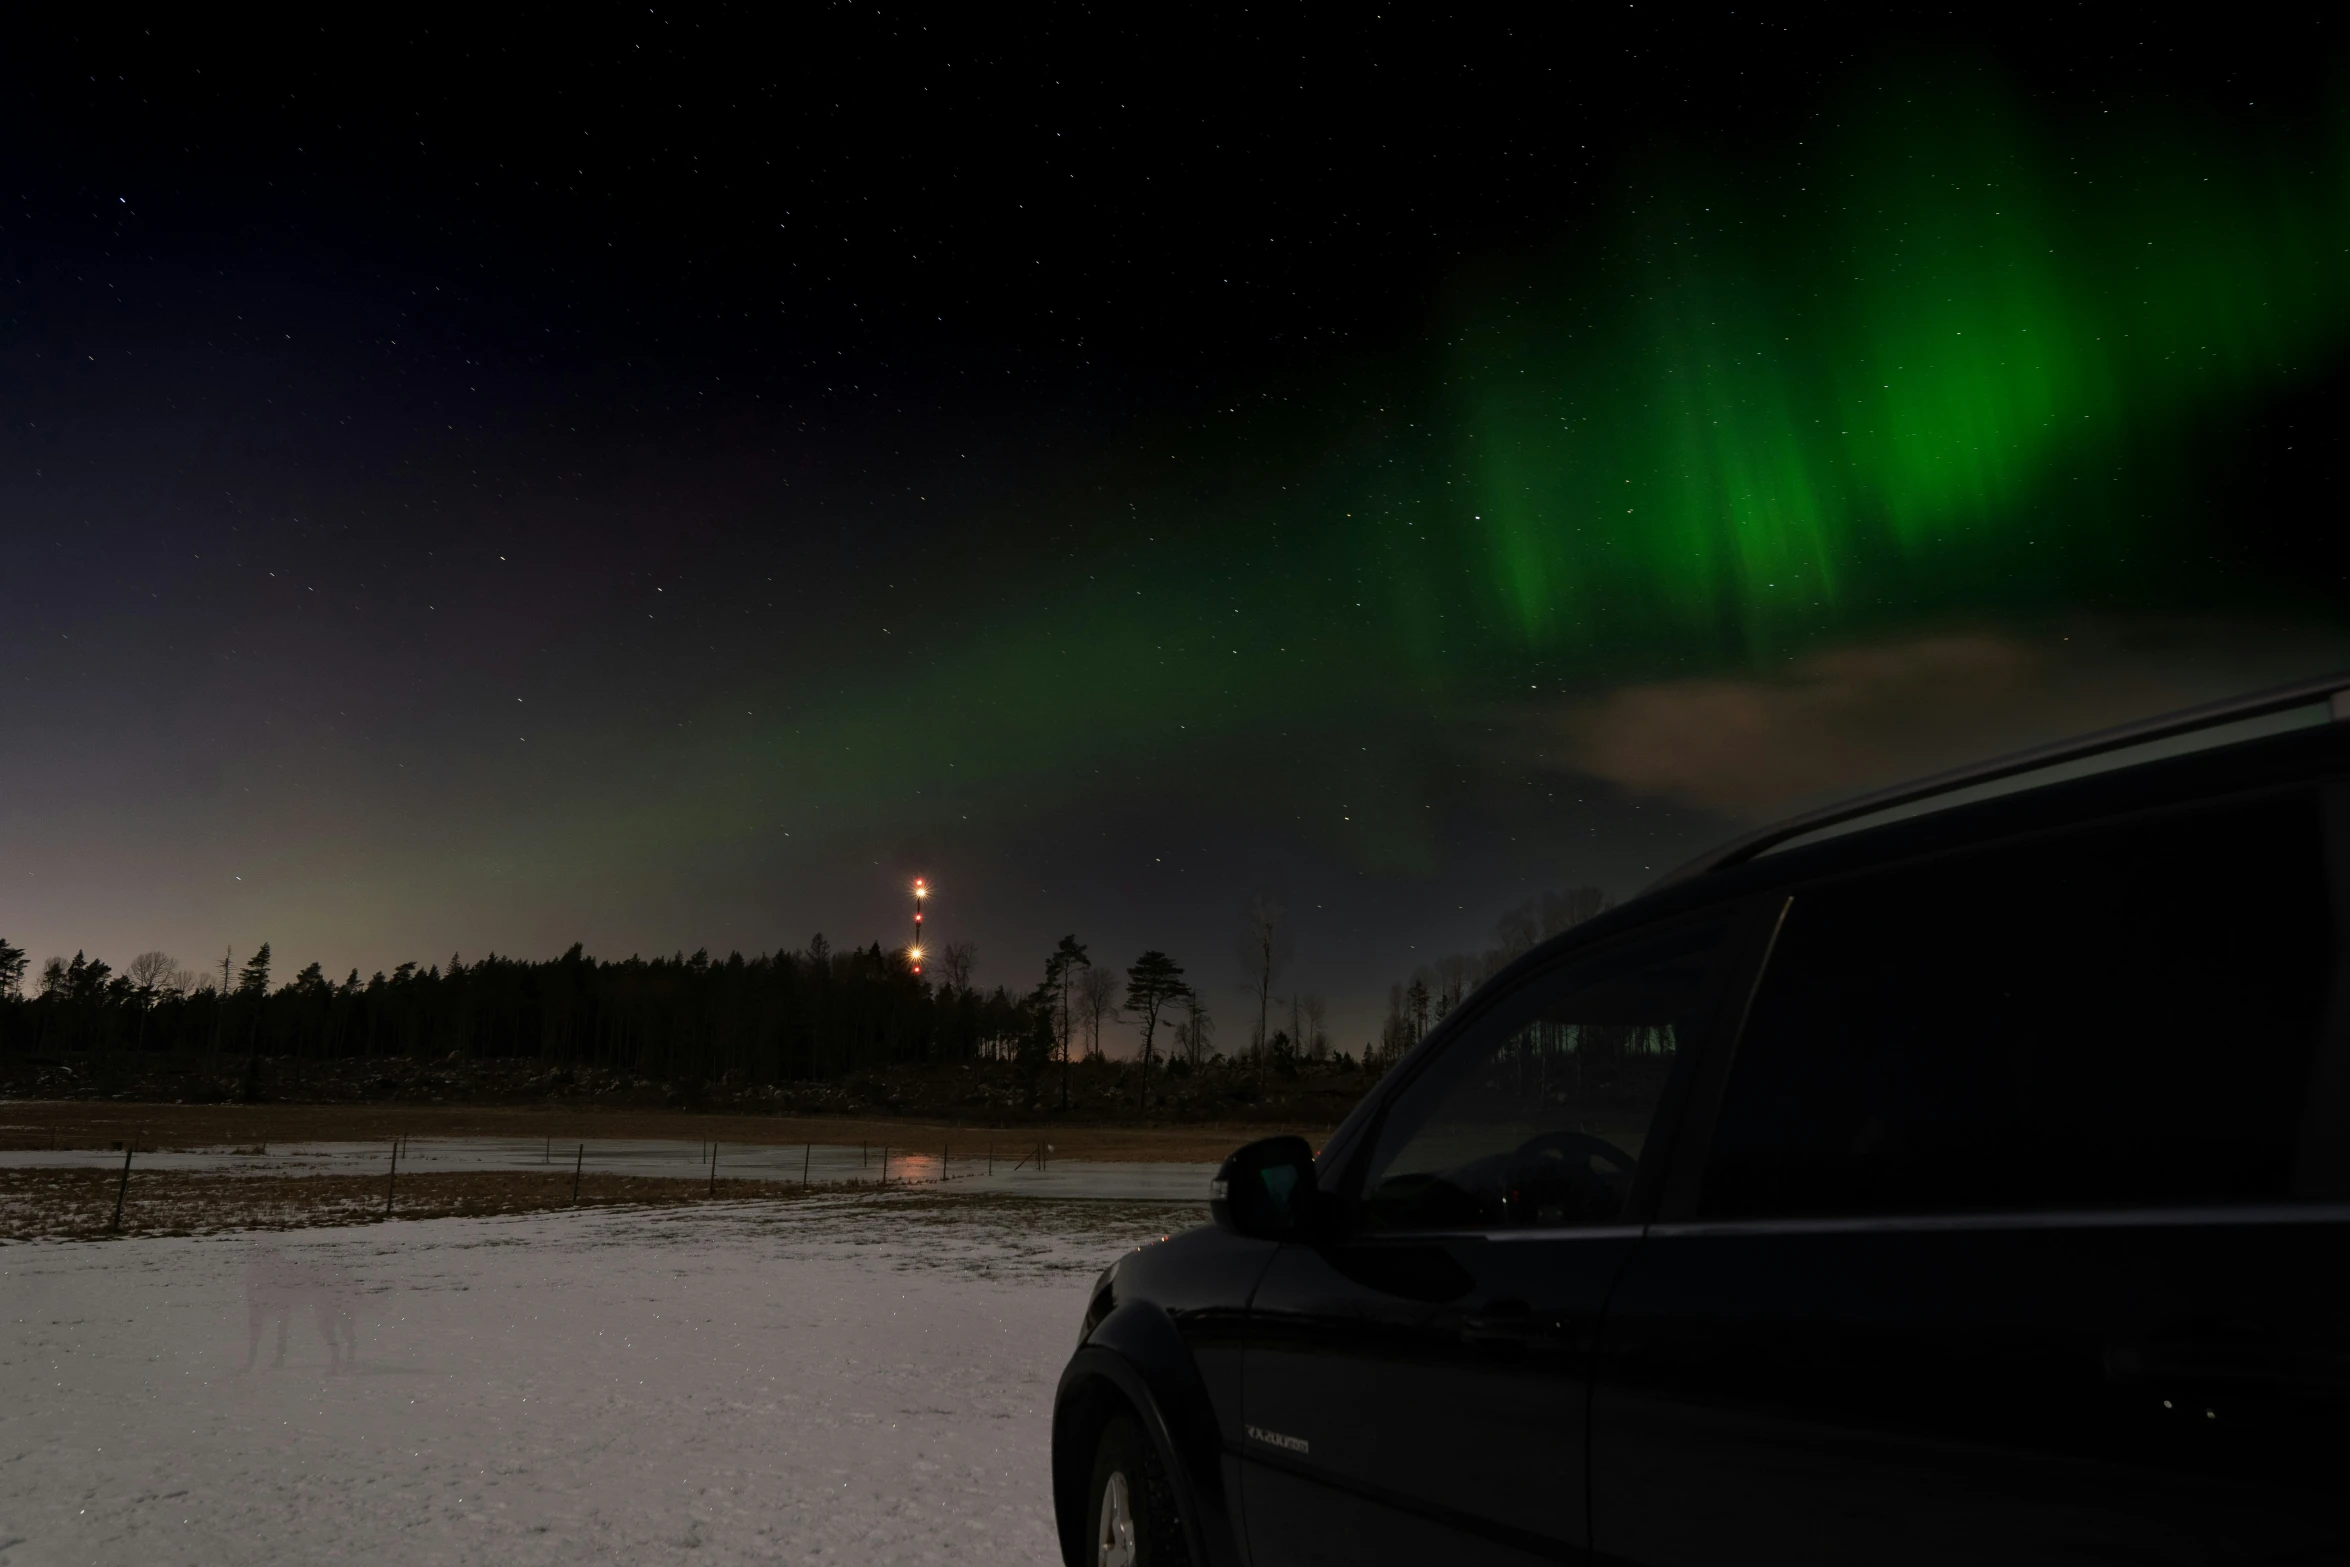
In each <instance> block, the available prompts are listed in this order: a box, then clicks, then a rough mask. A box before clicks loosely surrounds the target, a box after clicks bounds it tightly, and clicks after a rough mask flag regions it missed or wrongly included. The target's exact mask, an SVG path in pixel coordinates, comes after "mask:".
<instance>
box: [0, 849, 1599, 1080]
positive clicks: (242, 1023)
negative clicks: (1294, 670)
mask: <svg viewBox="0 0 2350 1567" xmlns="http://www.w3.org/2000/svg"><path fill="white" fill-rule="evenodd" d="M1606 905H1607V900H1606V898H1605V897H1604V896H1603V895H1602V894H1601V893H1600V892H1599V891H1598V889H1596V888H1579V889H1576V890H1574V891H1571V892H1566V893H1546V894H1543V895H1541V896H1540V897H1538V898H1535V899H1531V900H1529V901H1528V902H1527V903H1525V904H1524V905H1522V906H1521V907H1519V908H1515V909H1512V910H1510V911H1509V912H1507V913H1505V914H1504V915H1503V916H1502V918H1501V919H1500V921H1499V922H1497V924H1496V927H1495V938H1496V943H1495V945H1494V946H1493V947H1492V948H1490V949H1488V950H1485V951H1483V952H1478V953H1459V954H1453V955H1451V956H1448V957H1445V958H1442V959H1439V960H1438V961H1437V962H1436V963H1434V964H1432V965H1429V966H1426V967H1423V968H1422V969H1421V970H1419V971H1418V972H1417V973H1415V974H1414V976H1413V978H1412V979H1411V980H1410V981H1409V982H1408V983H1399V984H1397V985H1395V986H1393V987H1392V988H1391V991H1390V995H1389V1007H1388V1017H1387V1020H1386V1023H1385V1026H1384V1028H1383V1029H1382V1031H1381V1034H1380V1037H1379V1038H1378V1039H1376V1040H1374V1041H1370V1042H1367V1043H1366V1045H1365V1047H1364V1049H1363V1051H1362V1056H1361V1064H1362V1065H1364V1066H1368V1067H1373V1068H1383V1067H1385V1066H1387V1065H1389V1064H1391V1063H1392V1062H1394V1061H1395V1060H1396V1059H1398V1058H1400V1057H1401V1056H1402V1055H1403V1054H1404V1052H1405V1051H1407V1050H1409V1049H1410V1048H1411V1047H1412V1046H1413V1045H1414V1044H1416V1043H1417V1042H1418V1041H1419V1039H1420V1038H1421V1037H1422V1036H1423V1035H1425V1034H1426V1032H1427V1031H1428V1029H1429V1028H1430V1027H1432V1026H1433V1024H1434V1023H1435V1022H1436V1021H1437V1020H1438V1019H1440V1018H1441V1017H1443V1016H1444V1014H1445V1013H1447V1012H1449V1011H1451V1010H1452V1008H1453V1007H1455V1006H1457V1005H1458V1004H1459V1003H1460V1001H1461V1000H1462V999H1463V998H1464V996H1465V995H1466V994H1467V993H1468V992H1470V991H1471V990H1473V989H1474V988H1475V986H1476V985H1477V984H1479V983H1481V982H1482V981H1483V980H1485V979H1486V978H1489V977H1490V976H1491V975H1492V974H1493V973H1494V972H1496V971H1498V970H1499V969H1500V968H1501V967H1502V966H1503V965H1504V964H1506V963H1507V962H1508V961H1509V960H1510V959H1511V958H1512V957H1514V956H1516V955H1517V954H1518V953H1520V952H1523V951H1526V950H1528V949H1529V948H1531V947H1532V946H1533V945H1534V944H1535V943H1537V942H1538V941H1541V940H1543V939H1545V938H1547V937H1549V936H1551V935H1554V934H1556V933H1558V932H1559V931H1561V930H1564V929H1567V928H1569V927H1571V926H1573V925H1575V924H1578V923H1580V922H1581V921H1583V920H1585V919H1588V918H1590V917H1591V916H1592V915H1593V914H1596V913H1597V912H1599V911H1600V910H1601V909H1602V908H1604V907H1606ZM974 956H975V954H974V952H973V950H972V949H971V948H970V947H969V946H968V945H965V944H957V945H953V946H948V947H946V948H943V949H941V950H940V951H939V952H938V953H937V954H936V960H935V962H934V963H933V965H932V966H933V968H934V969H935V972H934V973H923V972H921V971H920V970H919V969H918V967H917V965H916V963H915V962H914V961H913V958H912V956H911V954H910V953H909V952H908V951H907V950H906V949H904V948H895V949H885V948H883V947H882V946H880V945H879V944H878V943H876V944H872V945H868V946H863V947H840V948H836V947H834V946H832V945H831V944H830V943H828V942H827V941H826V940H825V938H824V937H823V936H822V935H817V936H815V937H812V938H811V939H810V940H809V942H808V944H807V945H806V946H805V947H802V948H800V949H798V950H796V951H777V952H772V953H761V954H759V955H758V956H755V957H748V958H746V957H744V956H743V955H742V954H741V953H739V952H735V953H730V954H728V955H727V956H726V957H724V958H713V957H712V956H711V955H710V954H709V953H708V952H706V951H698V952H695V953H693V954H692V955H691V956H687V955H685V954H682V953H680V954H675V955H672V956H670V957H666V958H662V957H655V958H644V957H634V956H632V957H629V958H626V959H621V960H617V961H614V960H604V959H597V958H594V957H590V956H589V955H588V954H587V953H586V952H584V951H583V950H582V948H581V947H580V946H579V945H577V944H574V945H573V946H572V947H571V949H570V950H569V951H567V952H565V953H564V954H563V955H562V956H560V957H557V958H552V959H545V960H532V959H525V958H513V957H502V956H498V955H495V954H493V955H490V956H486V957H483V958H480V959H478V960H476V961H474V962H472V963H467V962H465V961H464V960H463V959H462V958H461V957H459V956H455V955H452V956H451V957H450V959H449V961H448V962H447V963H446V964H445V965H443V964H431V965H423V966H420V965H418V964H415V963H403V964H400V965H399V966H398V967H397V968H395V969H393V970H392V971H391V972H390V973H388V974H386V973H382V972H378V973H376V974H374V975H372V976H371V977H369V978H367V979H364V980H363V979H361V978H360V976H359V973H358V971H357V970H353V971H351V972H350V973H349V974H348V975H347V976H346V977H345V978H343V979H342V980H340V981H336V980H333V979H330V978H328V977H327V976H326V975H325V974H324V973H323V972H322V971H321V968H320V965H318V964H316V963H312V964H310V965H308V966H307V967H305V968H303V969H301V970H299V971H298V972H296V973H295V974H294V975H293V976H292V977H291V978H290V979H279V978H278V977H277V976H276V975H275V973H274V972H273V959H272V953H271V949H270V947H269V946H268V945H267V944H264V945H263V946H261V947H260V948H258V949H257V950H256V951H254V952H253V953H252V954H251V955H250V956H248V957H247V958H246V960H245V961H244V962H243V963H242V964H241V965H240V964H237V963H235V962H234V960H233V958H224V959H223V960H222V961H221V962H220V964H218V965H217V967H216V969H215V970H214V971H211V972H202V973H199V972H197V971H194V970H190V969H187V968H184V967H182V966H180V965H179V964H178V963H177V962H176V961H175V960H173V959H172V958H171V957H170V956H168V955H167V954H164V953H161V952H145V953H141V954H139V955H138V956H137V957H134V958H133V959H131V960H130V962H129V963H128V964H126V965H125V966H124V967H123V968H122V969H121V970H120V971H119V972H118V971H117V970H115V969H114V968H113V967H112V965H110V964H109V963H107V962H106V961H105V960H104V959H99V958H91V957H89V956H87V955H86V954H83V953H78V952H77V953H75V954H74V956H73V957H72V958H71V959H66V958H62V957H57V958H51V959H49V960H48V961H47V962H46V963H44V964H43V965H42V966H41V969H40V971H39V973H38V974H32V973H29V972H28V967H29V961H28V957H27V954H26V953H25V952H24V950H23V949H22V948H20V947H17V946H14V945H12V944H10V943H9V942H7V941H6V940H4V939H0V1051H4V1052H8V1053H11V1054H14V1055H17V1056H20V1057H24V1056H30V1057H43V1058H57V1057H62V1056H67V1055H74V1056H85V1055H87V1056H101V1057H103V1056H108V1055H132V1054H143V1055H148V1056H154V1057H168V1058H171V1059H174V1060H179V1061H188V1062H199V1063H203V1064H206V1065H207V1066H209V1067H212V1068H214V1069H218V1068H219V1067H220V1066H221V1065H222V1064H224V1063H227V1064H236V1063H250V1064H251V1065H252V1070H253V1071H254V1072H256V1073H257V1072H258V1070H259V1063H260V1062H261V1061H263V1060H265V1059H267V1060H285V1061H291V1062H292V1063H294V1064H295V1071H296V1073H297V1075H298V1073H299V1069H300V1068H299V1064H300V1063H301V1062H303V1061H305V1060H318V1061H327V1060H347V1059H351V1058H360V1059H365V1058H369V1057H405V1058H408V1059H411V1060H440V1059H444V1058H447V1057H449V1056H452V1055H454V1056H457V1057H460V1058H470V1059H481V1060H496V1059H509V1060H511V1059H527V1060H534V1061H539V1062H544V1063H546V1064H548V1065H560V1066H576V1067H596V1068H602V1069H606V1070H610V1071H617V1072H625V1073H629V1074H632V1075H634V1076H637V1077H641V1078H648V1079H652V1080H655V1081H660V1082H670V1083H704V1082H707V1083H719V1082H730V1083H750V1084H775V1083H787V1082H806V1081H811V1080H819V1079H826V1078H836V1077H840V1076H842V1075H844V1074H847V1073H851V1072H864V1071H871V1070H874V1069H877V1068H887V1067H896V1066H908V1065H913V1066H922V1065H939V1064H950V1063H956V1062H970V1061H1010V1062H1015V1063H1019V1064H1020V1065H1022V1066H1024V1067H1026V1068H1027V1069H1028V1070H1029V1071H1031V1072H1033V1073H1035V1074H1037V1075H1039V1076H1041V1074H1042V1073H1043V1072H1044V1071H1045V1069H1046V1068H1047V1067H1049V1066H1050V1065H1052V1064H1053V1063H1055V1062H1060V1063H1063V1064H1064V1066H1065V1065H1066V1063H1068V1062H1070V1061H1072V1060H1075V1059H1082V1058H1088V1057H1098V1056H1100V1055H1101V1054H1102V1030H1103V1026H1104V1024H1105V1023H1108V1022H1121V1023H1124V1024H1126V1025H1128V1026H1130V1027H1131V1028H1132V1029H1134V1030H1135V1032H1136V1033H1137V1035H1138V1037H1139V1042H1140V1044H1141V1046H1142V1057H1143V1064H1144V1076H1145V1077H1146V1078H1147V1077H1148V1075H1149V1072H1150V1070H1151V1068H1152V1066H1153V1065H1154V1064H1163V1065H1166V1066H1170V1067H1178V1069H1180V1067H1190V1068H1197V1067H1200V1066H1202V1065H1204V1064H1205V1063H1207V1062H1209V1061H1211V1060H1214V1059H1217V1058H1218V1056H1219V1054H1220V1053H1219V1052H1218V1051H1217V1049H1216V1047H1215V1043H1214V1040H1215V1019H1214V1018H1213V1017H1211V1015H1210V1013H1209V1009H1208V1007H1207V1005H1206V1002H1205V999H1204V998H1203V996H1202V994H1201V992H1200V990H1199V988H1198V987H1197V986H1195V985H1194V984H1193V983H1192V982H1191V981H1190V980H1188V979H1187V978H1186V976H1185V973H1184V970H1183V968H1182V966H1181V965H1180V964H1178V963H1176V962H1175V961H1174V960H1173V959H1171V958H1169V957H1168V956H1167V955H1166V954H1165V953H1162V952H1156V951H1151V952H1145V953H1143V954H1142V955H1141V956H1140V957H1138V958H1137V959H1136V960H1135V961H1134V962H1133V963H1132V964H1130V965H1127V966H1126V967H1125V968H1124V969H1123V970H1120V969H1117V968H1114V967H1112V966H1110V965H1106V964H1104V965H1097V964H1095V963H1094V962H1093V961H1092V959H1091V957H1090V955H1089V954H1088V952H1087V949H1086V947H1085V945H1084V944H1083V943H1081V942H1079V941H1078V940H1077V939H1076V938H1075V937H1074V936H1069V937H1064V938H1062V940H1061V942H1060V944H1059V946H1058V947H1056V948H1055V949H1054V951H1053V952H1052V953H1051V954H1049V955H1048V956H1047V958H1046V960H1045V963H1044V966H1043V974H1042V978H1041V980H1040V981H1039V983H1038V984H1037V985H1036V987H1035V988H1034V989H1032V990H1028V991H1026V992H1017V993H1016V992H1014V991H1012V990H1010V989H1008V988H1006V987H1003V986H1000V985H999V986H996V987H994V988H992V989H982V988H981V987H979V986H977V985H974V984H973V983H972V982H971V978H970V975H971V968H972V964H973V961H974ZM1290 956H1291V953H1290V945H1289V928H1288V922H1287V920H1286V917H1285V916H1284V914H1283V913H1282V911H1281V909H1280V907H1279V906H1278V905H1277V904H1275V903H1272V902H1270V901H1269V900H1266V899H1263V898H1259V899H1258V900H1256V901H1255V902H1253V903H1252V904H1251V905H1250V908H1249V911H1248V913H1247V915H1246V916H1245V917H1244V919H1243V922H1242V924H1241V926H1240V928H1239V930H1238V932H1237V933H1236V939H1235V943H1234V950H1233V957H1234V960H1235V962H1236V963H1237V965H1238V968H1239V972H1240V973H1241V974H1242V975H1243V976H1244V977H1245V981H1246V982H1245V983H1244V984H1243V985H1242V986H1241V990H1242V992H1243V994H1244V996H1245V998H1246V999H1245V1001H1244V1003H1243V1004H1244V1007H1245V1009H1246V1014H1245V1016H1244V1017H1243V1019H1242V1022H1243V1025H1244V1028H1245V1037H1244V1039H1243V1041H1242V1043H1241V1044H1240V1046H1239V1052H1238V1053H1239V1056H1240V1058H1241V1059H1243V1060H1249V1061H1254V1062H1256V1063H1258V1064H1259V1065H1263V1066H1268V1067H1279V1066H1281V1065H1283V1064H1284V1063H1286V1062H1291V1061H1299V1060H1313V1061H1321V1060H1326V1059H1333V1052H1332V1049H1331V1042H1330V1040H1329V1038H1328V1037H1327V1034H1326V1033H1325V1031H1324V1026H1323V1019H1324V1016H1325V1007H1324V1004H1323V1001H1322V998H1321V997H1320V996H1318V995H1313V994H1308V993H1303V992H1292V993H1290V994H1287V995H1276V994H1275V987H1276V985H1277V984H1278V982H1279V980H1280V978H1281V975H1282V973H1283V971H1284V970H1285V969H1286V968H1287V966H1288V963H1289V960H1290ZM1339 1054H1340V1055H1343V1052H1340V1053H1339Z"/></svg>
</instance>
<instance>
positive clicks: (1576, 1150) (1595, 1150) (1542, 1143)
mask: <svg viewBox="0 0 2350 1567" xmlns="http://www.w3.org/2000/svg"><path fill="white" fill-rule="evenodd" d="M1549 1154H1555V1155H1557V1156H1558V1157H1559V1158H1561V1159H1572V1158H1573V1157H1574V1156H1575V1155H1576V1154H1586V1155H1591V1156H1595V1157H1598V1158H1601V1159H1605V1160H1606V1161H1607V1162H1608V1163H1610V1164H1612V1165H1614V1166H1615V1167H1616V1168H1617V1169H1619V1170H1621V1171H1623V1172H1624V1173H1625V1174H1626V1175H1630V1174H1631V1173H1632V1172H1633V1171H1635V1170H1637V1169H1639V1168H1640V1161H1639V1160H1637V1159H1635V1158H1633V1157H1632V1156H1631V1155H1630V1154H1628V1153H1626V1152H1624V1150H1623V1149H1621V1148H1618V1147H1617V1146H1616V1145H1615V1144H1614V1143H1611V1142H1609V1141H1608V1140H1607V1139H1606V1138H1604V1137H1594V1136H1592V1135H1591V1134H1590V1133H1589V1132H1544V1133H1543V1134H1542V1135H1541V1136H1540V1137H1529V1138H1527V1139H1526V1140H1525V1141H1524V1142H1522V1143H1520V1144H1518V1152H1517V1157H1518V1158H1521V1159H1538V1158H1541V1157H1543V1156H1545V1155H1549Z"/></svg>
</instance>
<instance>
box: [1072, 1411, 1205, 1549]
mask: <svg viewBox="0 0 2350 1567" xmlns="http://www.w3.org/2000/svg"><path fill="white" fill-rule="evenodd" d="M1091 1495H1092V1501H1091V1503H1090V1513H1091V1516H1090V1517H1089V1518H1088V1519H1087V1520H1086V1523H1087V1528H1086V1538H1087V1539H1089V1540H1091V1541H1092V1542H1093V1558H1092V1567H1182V1564H1183V1562H1184V1559H1185V1555H1186V1553H1185V1551H1184V1548H1183V1532H1182V1531H1183V1525H1182V1522H1181V1520H1180V1519H1179V1518H1178V1517H1177V1516H1176V1511H1175V1492H1174V1488H1173V1487H1172V1486H1171V1485H1169V1484H1168V1482H1167V1470H1166V1466H1165V1465H1163V1464H1161V1463H1160V1462H1159V1453H1158V1449H1157V1448H1156V1447H1154V1446H1152V1445H1151V1440H1150V1438H1149V1437H1147V1436H1145V1435H1144V1434H1143V1430H1142V1427H1141V1426H1140V1425H1138V1424H1136V1423H1135V1421H1134V1418H1133V1417H1132V1416H1130V1415H1118V1416H1115V1417H1113V1418H1112V1419H1111V1420H1110V1422H1109V1423H1108V1424H1107V1425H1105V1426H1103V1427H1102V1436H1101V1442H1100V1445H1099V1446H1097V1447H1096V1448H1095V1449H1094V1457H1093V1486H1092V1492H1091Z"/></svg>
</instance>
